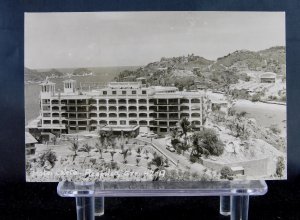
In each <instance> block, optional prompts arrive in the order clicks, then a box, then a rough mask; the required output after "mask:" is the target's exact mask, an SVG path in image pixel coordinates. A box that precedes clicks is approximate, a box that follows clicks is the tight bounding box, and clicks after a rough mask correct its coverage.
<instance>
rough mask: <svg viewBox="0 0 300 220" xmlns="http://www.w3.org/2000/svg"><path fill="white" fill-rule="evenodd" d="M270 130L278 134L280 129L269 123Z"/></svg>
mask: <svg viewBox="0 0 300 220" xmlns="http://www.w3.org/2000/svg"><path fill="white" fill-rule="evenodd" d="M270 130H271V131H272V132H273V133H274V134H280V133H281V130H280V129H279V128H278V127H277V126H276V125H271V126H270Z"/></svg>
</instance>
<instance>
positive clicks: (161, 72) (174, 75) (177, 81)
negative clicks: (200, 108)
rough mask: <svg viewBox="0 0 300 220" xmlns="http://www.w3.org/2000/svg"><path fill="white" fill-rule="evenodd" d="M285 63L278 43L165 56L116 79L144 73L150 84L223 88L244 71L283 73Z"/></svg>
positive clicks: (238, 77)
mask: <svg viewBox="0 0 300 220" xmlns="http://www.w3.org/2000/svg"><path fill="white" fill-rule="evenodd" d="M285 64H286V62H285V47H280V46H278V47H271V48H269V49H266V50H261V51H258V52H254V51H249V50H237V51H235V52H233V53H230V54H228V55H226V56H224V57H220V58H218V59H217V60H216V61H212V60H207V59H205V58H203V57H201V56H196V55H194V54H191V55H188V56H180V57H172V58H165V57H163V58H161V60H160V61H157V62H153V63H149V64H148V65H146V66H144V67H141V68H139V69H137V70H136V71H126V70H125V71H123V72H121V73H120V74H119V76H118V77H116V78H115V79H116V80H118V81H132V80H135V79H136V78H138V77H145V78H147V82H148V83H149V85H175V86H177V87H178V88H179V89H196V88H197V86H198V87H199V86H201V87H207V88H214V89H221V90H222V89H225V88H226V87H228V86H229V85H230V84H234V83H237V82H238V81H239V80H247V75H246V74H245V71H271V72H275V73H277V74H280V75H284V74H285ZM248 80H249V79H248Z"/></svg>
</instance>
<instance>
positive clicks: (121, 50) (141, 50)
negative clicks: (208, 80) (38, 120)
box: [24, 12, 285, 69]
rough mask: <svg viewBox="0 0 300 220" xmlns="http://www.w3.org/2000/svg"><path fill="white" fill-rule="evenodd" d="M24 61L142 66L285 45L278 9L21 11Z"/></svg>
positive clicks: (48, 64)
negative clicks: (193, 55) (168, 58)
mask: <svg viewBox="0 0 300 220" xmlns="http://www.w3.org/2000/svg"><path fill="white" fill-rule="evenodd" d="M24 40H25V66H26V67H28V68H32V69H41V68H78V67H100V66H142V65H146V64H148V63H150V62H154V61H158V60H160V58H161V57H176V56H183V55H188V54H192V53H193V54H195V55H199V56H202V57H204V58H206V59H211V60H215V59H217V58H218V57H222V56H225V55H227V54H228V53H231V52H233V51H235V50H240V49H247V50H252V51H258V50H262V49H266V48H269V47H272V46H285V14H284V12H83V13H81V12H80V13H78V12H76V13H73V12H72V13H25V39H24Z"/></svg>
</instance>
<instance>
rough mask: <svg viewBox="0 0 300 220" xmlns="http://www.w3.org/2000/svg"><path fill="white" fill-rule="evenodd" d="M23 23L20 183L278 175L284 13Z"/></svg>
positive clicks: (283, 143) (53, 18)
mask: <svg viewBox="0 0 300 220" xmlns="http://www.w3.org/2000/svg"><path fill="white" fill-rule="evenodd" d="M24 20H25V23H24V33H25V34H24V89H25V91H24V93H25V107H24V108H25V146H24V148H25V153H26V155H25V157H26V181H28V182H59V181H62V180H67V181H75V182H76V181H83V182H91V181H137V182H139V181H223V180H282V179H286V178H287V166H288V164H287V126H286V119H287V116H286V106H287V99H286V48H285V42H286V39H285V13H284V12H230V11H228V12H225V11H224V12H222V11H218V12H216V11H193V12H192V11H176V12H175V11H168V12H167V11H161V12H151V11H150V12H143V11H141V12H51V13H25V14H24Z"/></svg>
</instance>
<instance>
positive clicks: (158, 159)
mask: <svg viewBox="0 0 300 220" xmlns="http://www.w3.org/2000/svg"><path fill="white" fill-rule="evenodd" d="M153 156H154V158H153V159H152V161H151V164H153V165H154V166H156V167H161V166H162V165H163V164H164V159H163V157H162V156H160V155H158V154H157V153H154V155H153Z"/></svg>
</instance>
